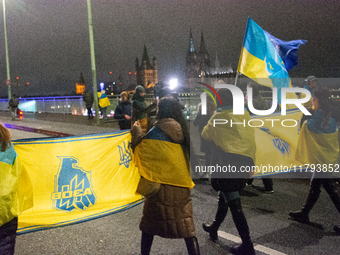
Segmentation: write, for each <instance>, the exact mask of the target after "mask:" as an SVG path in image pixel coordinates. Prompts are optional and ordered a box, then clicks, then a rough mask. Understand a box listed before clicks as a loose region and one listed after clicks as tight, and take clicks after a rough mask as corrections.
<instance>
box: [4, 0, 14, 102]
mask: <svg viewBox="0 0 340 255" xmlns="http://www.w3.org/2000/svg"><path fill="white" fill-rule="evenodd" d="M2 5H3V8H2V10H3V12H4V33H5V51H6V68H7V80H6V84H7V86H8V100H10V99H11V97H12V95H11V76H10V74H9V58H8V43H7V29H6V8H5V0H2Z"/></svg>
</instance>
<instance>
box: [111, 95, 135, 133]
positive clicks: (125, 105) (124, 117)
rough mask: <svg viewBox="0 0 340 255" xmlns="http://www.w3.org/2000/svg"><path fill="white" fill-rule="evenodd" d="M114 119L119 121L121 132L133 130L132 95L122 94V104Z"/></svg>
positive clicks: (120, 103)
mask: <svg viewBox="0 0 340 255" xmlns="http://www.w3.org/2000/svg"><path fill="white" fill-rule="evenodd" d="M113 117H114V118H115V119H117V120H119V128H120V130H124V129H131V102H130V95H129V93H127V92H126V91H123V92H122V93H121V94H120V102H119V104H118V105H117V107H116V110H115V114H114V116H113Z"/></svg>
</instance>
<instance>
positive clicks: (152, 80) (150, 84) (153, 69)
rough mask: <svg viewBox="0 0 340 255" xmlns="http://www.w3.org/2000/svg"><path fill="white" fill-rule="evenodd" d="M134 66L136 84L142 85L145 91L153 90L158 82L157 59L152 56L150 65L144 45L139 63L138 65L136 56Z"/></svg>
mask: <svg viewBox="0 0 340 255" xmlns="http://www.w3.org/2000/svg"><path fill="white" fill-rule="evenodd" d="M135 68H136V73H137V74H136V76H137V77H136V79H137V84H136V85H142V86H143V87H144V88H145V90H146V91H153V88H154V87H155V84H156V83H157V82H158V73H157V60H156V58H155V57H154V58H153V61H152V65H151V62H150V60H149V56H148V52H147V50H146V46H145V45H144V50H143V56H142V61H141V64H140V65H139V60H138V58H136V63H135Z"/></svg>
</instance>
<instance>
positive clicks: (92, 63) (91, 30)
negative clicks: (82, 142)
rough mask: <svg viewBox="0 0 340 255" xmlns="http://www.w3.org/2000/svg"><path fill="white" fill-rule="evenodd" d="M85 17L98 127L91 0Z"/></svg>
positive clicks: (97, 115)
mask: <svg viewBox="0 0 340 255" xmlns="http://www.w3.org/2000/svg"><path fill="white" fill-rule="evenodd" d="M87 17H88V23H89V37H90V51H91V67H92V83H93V89H94V93H93V99H94V109H95V111H96V116H95V121H96V125H99V108H98V96H97V72H96V58H95V54H94V40H93V24H92V11H91V0H87Z"/></svg>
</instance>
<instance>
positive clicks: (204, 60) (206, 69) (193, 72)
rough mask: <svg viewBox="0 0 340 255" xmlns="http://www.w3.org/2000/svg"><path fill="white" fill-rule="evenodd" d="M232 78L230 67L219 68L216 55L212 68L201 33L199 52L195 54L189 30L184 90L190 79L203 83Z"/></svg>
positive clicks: (233, 74) (232, 73)
mask: <svg viewBox="0 0 340 255" xmlns="http://www.w3.org/2000/svg"><path fill="white" fill-rule="evenodd" d="M234 77H235V73H234V71H233V69H232V67H231V65H229V66H226V67H221V66H220V62H219V60H218V58H217V53H216V59H215V67H212V65H211V61H210V55H209V52H208V50H207V47H206V45H205V40H204V36H203V32H202V33H201V42H200V48H199V52H198V53H197V51H196V50H195V44H194V39H193V37H192V33H191V29H190V38H189V49H188V51H187V55H186V59H185V78H186V85H185V86H184V89H186V88H188V86H189V79H191V78H199V79H201V80H202V82H203V81H204V78H213V79H222V78H234Z"/></svg>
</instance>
